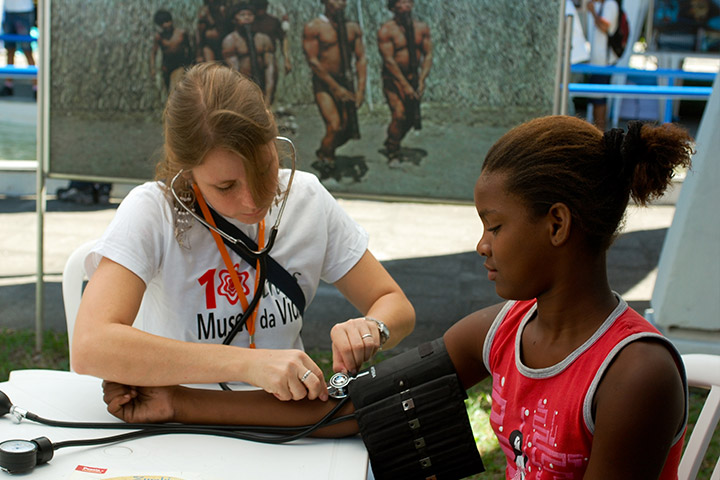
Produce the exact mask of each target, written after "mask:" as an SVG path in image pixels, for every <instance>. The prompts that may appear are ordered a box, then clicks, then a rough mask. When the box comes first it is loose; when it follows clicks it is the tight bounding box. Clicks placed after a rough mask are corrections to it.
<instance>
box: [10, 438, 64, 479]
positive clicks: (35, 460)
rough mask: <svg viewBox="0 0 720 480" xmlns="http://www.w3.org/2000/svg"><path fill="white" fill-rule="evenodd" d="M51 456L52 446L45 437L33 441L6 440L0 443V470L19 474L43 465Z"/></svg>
mask: <svg viewBox="0 0 720 480" xmlns="http://www.w3.org/2000/svg"><path fill="white" fill-rule="evenodd" d="M52 456H53V446H52V443H51V442H50V440H48V439H47V438H45V437H40V438H36V439H35V440H6V441H4V442H2V443H0V468H1V469H3V470H5V471H6V472H8V473H21V472H25V471H28V470H31V469H32V468H33V467H35V465H38V464H41V463H45V462H47V461H48V460H50V459H51V458H52Z"/></svg>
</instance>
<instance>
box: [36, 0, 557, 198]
mask: <svg viewBox="0 0 720 480" xmlns="http://www.w3.org/2000/svg"><path fill="white" fill-rule="evenodd" d="M559 8H560V2H559V0H550V1H548V0H509V1H502V2H499V1H497V0H454V1H452V2H448V1H445V0H417V1H411V0H270V1H266V0H253V1H246V0H143V1H142V2H141V1H137V0H132V1H120V0H93V1H92V2H87V1H85V0H51V4H50V10H51V18H50V22H49V23H50V26H49V28H50V31H49V32H48V34H49V35H50V96H49V101H50V115H49V124H48V128H49V136H50V145H49V153H50V162H49V164H50V168H49V174H50V176H53V175H54V174H56V175H59V176H65V177H68V176H70V177H76V178H78V179H89V178H104V179H117V180H118V181H123V180H124V181H131V182H134V181H142V180H148V179H151V178H153V174H154V172H153V166H154V164H155V162H156V160H157V156H158V155H161V154H162V152H161V150H160V149H161V145H162V128H161V121H162V111H163V106H164V102H165V100H166V99H167V95H168V92H169V91H171V89H172V88H173V85H174V83H175V82H177V80H178V79H179V78H181V77H182V75H183V72H184V69H185V68H187V67H188V66H190V65H192V64H194V63H196V62H206V61H216V62H223V63H225V64H227V65H228V66H230V67H231V68H234V69H236V70H238V71H240V72H242V73H244V74H246V75H248V76H249V77H251V78H253V79H254V81H255V82H256V83H257V84H258V85H259V86H260V88H261V89H262V91H263V92H264V94H265V98H266V102H267V105H268V107H269V108H270V109H271V110H272V111H273V112H274V114H275V117H276V119H277V122H278V125H279V130H280V134H281V135H284V136H287V137H289V138H291V139H292V140H293V141H294V142H295V145H296V146H297V150H298V168H300V169H302V170H306V171H309V172H312V173H314V174H316V175H317V176H318V177H319V178H320V179H321V180H322V182H323V184H324V185H325V186H326V187H327V188H328V189H329V190H330V191H331V192H333V193H335V194H345V195H358V196H369V197H375V198H385V197H390V198H395V197H397V198H413V199H429V200H433V199H435V200H457V201H470V200H472V192H473V183H474V180H475V178H477V176H478V173H479V171H480V167H481V166H482V159H483V158H484V156H485V153H486V152H487V149H488V148H489V147H490V146H491V145H492V143H493V142H494V141H495V140H496V139H497V138H499V137H500V136H501V135H502V134H503V133H504V132H505V131H507V130H508V129H509V128H511V127H513V126H515V125H517V124H518V123H521V122H523V121H525V120H528V119H530V118H534V117H537V116H540V115H546V114H549V113H550V112H551V110H552V100H553V92H554V82H555V68H556V67H555V65H556V42H557V36H558V18H559Z"/></svg>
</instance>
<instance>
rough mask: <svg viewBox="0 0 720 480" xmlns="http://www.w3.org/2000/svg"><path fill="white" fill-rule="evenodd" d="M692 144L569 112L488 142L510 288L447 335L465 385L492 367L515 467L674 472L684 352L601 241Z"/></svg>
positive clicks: (498, 417)
mask: <svg viewBox="0 0 720 480" xmlns="http://www.w3.org/2000/svg"><path fill="white" fill-rule="evenodd" d="M691 153H692V152H691V138H690V137H689V136H688V135H687V133H686V132H685V131H683V130H682V129H680V128H678V127H675V126H673V125H662V126H659V127H652V126H650V125H641V124H639V123H631V124H630V126H629V129H628V132H627V133H625V134H624V133H623V132H622V130H619V129H613V130H611V131H609V132H606V133H605V134H603V133H601V132H600V131H599V130H598V129H596V128H595V127H593V126H592V125H590V124H589V123H587V122H584V121H582V120H579V119H577V118H573V117H565V116H553V117H546V118H540V119H536V120H533V121H530V122H528V123H526V124H523V125H521V126H519V127H517V128H515V129H513V130H512V131H510V132H509V133H507V134H506V135H504V136H503V137H502V138H501V139H500V140H499V141H498V142H497V143H496V144H495V145H494V146H493V147H492V148H491V149H490V151H489V152H488V155H487V158H486V159H485V163H484V164H483V169H482V173H481V175H480V178H479V179H478V181H477V183H476V186H475V205H476V207H477V211H478V214H479V215H480V219H481V220H482V222H483V226H484V233H483V236H482V238H481V239H480V242H479V243H478V246H477V251H478V253H479V254H480V255H482V256H483V257H485V268H487V270H488V279H489V280H490V281H492V282H494V283H495V289H496V291H497V293H498V295H500V296H501V297H503V298H506V299H508V300H510V301H509V302H507V303H504V304H501V305H497V306H494V307H490V308H487V309H484V310H481V311H478V312H475V313H474V314H472V315H470V316H468V317H466V318H465V319H463V320H462V321H460V322H459V323H457V324H456V325H454V326H453V327H452V328H450V330H449V331H448V332H447V333H446V334H445V341H446V344H447V347H448V351H449V352H450V355H451V357H452V359H453V363H454V364H455V367H456V369H457V371H458V374H459V375H460V378H461V380H462V382H463V384H464V385H465V386H467V387H469V386H471V385H473V384H475V383H477V382H479V381H480V380H482V379H483V378H485V377H487V376H490V377H491V379H492V382H493V392H492V399H493V401H492V412H491V416H490V421H491V424H492V427H493V429H494V431H495V434H496V435H497V437H498V440H499V442H500V447H501V448H502V449H503V451H504V452H505V454H506V456H507V460H508V461H507V467H506V472H507V478H585V479H588V478H603V479H607V478H612V479H618V478H633V479H637V478H675V477H676V475H677V466H678V462H679V459H680V453H681V448H682V443H683V442H682V441H683V434H684V431H685V423H686V408H687V407H686V403H687V402H686V393H685V392H686V386H685V379H684V370H683V367H682V363H681V360H680V357H679V354H678V353H677V351H676V350H675V349H674V348H673V346H672V345H671V344H670V342H669V341H667V340H666V339H664V338H663V337H662V336H660V334H659V333H658V332H657V330H656V329H655V328H653V327H652V326H651V325H650V324H649V323H648V322H647V321H645V320H644V319H643V318H642V317H641V316H640V315H639V314H638V313H636V312H634V311H633V310H632V309H630V308H629V307H628V305H627V304H626V303H625V301H624V300H623V299H622V298H620V296H619V295H618V294H617V293H615V292H613V291H612V290H611V289H610V286H609V284H608V279H607V271H606V253H607V250H608V248H609V246H610V244H611V243H612V241H613V239H614V237H615V235H616V234H617V230H618V226H619V224H620V223H621V221H622V219H623V215H624V212H625V208H626V206H627V203H628V200H629V199H630V198H632V199H634V200H635V201H636V202H638V203H640V204H645V203H647V202H648V201H649V200H650V199H652V198H654V197H657V196H659V195H661V194H662V193H663V191H664V190H665V188H666V187H667V185H668V183H669V182H670V179H671V178H672V175H673V171H674V169H675V168H676V167H679V166H689V164H690V155H691ZM513 432H520V434H521V435H520V438H522V445H521V447H520V450H521V454H522V455H523V456H524V457H526V460H525V461H524V462H522V463H516V462H515V458H517V457H518V455H519V453H518V452H517V451H516V450H514V445H513V444H512V443H511V442H510V435H511V434H512V433H513Z"/></svg>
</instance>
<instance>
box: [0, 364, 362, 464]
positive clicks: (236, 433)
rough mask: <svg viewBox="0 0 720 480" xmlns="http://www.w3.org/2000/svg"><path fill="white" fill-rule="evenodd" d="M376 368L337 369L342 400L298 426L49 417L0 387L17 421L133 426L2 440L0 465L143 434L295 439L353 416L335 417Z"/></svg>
mask: <svg viewBox="0 0 720 480" xmlns="http://www.w3.org/2000/svg"><path fill="white" fill-rule="evenodd" d="M373 369H374V367H371V369H370V370H366V371H364V372H361V373H359V374H358V375H357V376H350V375H348V374H346V373H336V374H335V375H333V376H332V377H331V378H330V380H329V382H328V394H329V395H330V396H331V397H333V398H335V399H339V400H340V401H339V402H338V404H337V405H335V406H334V407H333V408H332V410H330V411H329V412H328V413H327V414H325V416H323V418H321V419H320V420H319V421H318V422H317V423H315V424H314V425H304V426H299V427H272V426H257V425H241V426H230V425H181V424H157V423H134V424H128V423H103V422H67V421H59V420H50V419H47V418H43V417H40V416H39V415H36V414H34V413H32V412H29V411H27V410H25V409H23V408H20V407H18V406H16V405H13V404H12V402H11V401H10V398H8V396H7V395H6V394H5V393H4V392H2V391H0V416H5V415H7V414H10V416H11V417H12V418H13V420H14V421H15V423H20V422H21V421H22V420H23V419H25V420H30V421H32V422H36V423H40V424H43V425H47V426H50V427H63V428H93V429H105V430H134V431H131V432H127V433H122V434H119V435H112V436H109V437H100V438H92V439H84V440H67V441H64V442H51V441H50V439H48V438H47V437H38V438H35V439H32V440H20V439H13V440H5V441H3V442H1V443H0V469H2V470H5V471H6V472H8V473H11V474H14V473H23V472H28V471H30V470H32V469H33V468H34V467H35V466H36V465H42V464H43V463H47V462H49V461H50V460H51V459H52V458H53V455H54V453H55V450H59V449H61V448H66V447H82V446H92V445H103V444H106V443H115V442H122V441H125V440H134V439H136V438H144V437H150V436H155V435H170V434H196V435H216V436H222V437H230V438H236V439H239V440H247V441H251V442H260V443H268V444H281V443H288V442H292V441H294V440H299V439H301V438H304V437H306V436H308V435H310V434H311V433H313V432H315V431H316V430H318V429H320V428H322V427H329V426H331V425H336V424H338V423H341V422H344V421H347V420H351V419H352V418H354V415H353V414H349V415H344V416H341V417H337V418H333V417H334V416H335V414H337V412H338V411H339V410H340V409H341V408H342V407H343V406H344V405H345V404H346V403H347V401H348V400H349V398H350V397H349V396H348V384H349V383H350V382H352V381H353V380H355V379H356V378H359V377H361V376H364V375H367V374H369V373H371V371H372V370H373Z"/></svg>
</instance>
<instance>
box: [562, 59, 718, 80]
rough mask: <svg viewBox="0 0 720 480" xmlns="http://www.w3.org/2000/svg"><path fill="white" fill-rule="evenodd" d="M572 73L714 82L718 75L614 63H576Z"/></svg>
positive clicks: (572, 67) (571, 69)
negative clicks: (649, 68) (603, 64)
mask: <svg viewBox="0 0 720 480" xmlns="http://www.w3.org/2000/svg"><path fill="white" fill-rule="evenodd" d="M570 71H571V72H572V73H588V74H598V75H630V76H640V77H667V78H683V79H686V80H702V81H708V82H712V81H713V80H715V76H716V75H717V74H716V73H714V72H688V71H687V70H674V69H670V68H658V69H657V70H641V69H639V68H631V67H616V66H614V65H609V66H600V65H590V64H587V63H576V64H574V65H572V66H571V67H570Z"/></svg>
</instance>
